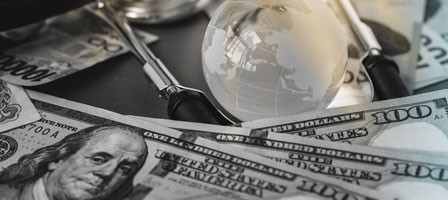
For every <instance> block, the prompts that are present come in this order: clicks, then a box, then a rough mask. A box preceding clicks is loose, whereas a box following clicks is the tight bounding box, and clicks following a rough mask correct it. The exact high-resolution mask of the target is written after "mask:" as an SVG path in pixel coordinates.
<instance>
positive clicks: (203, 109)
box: [168, 88, 234, 125]
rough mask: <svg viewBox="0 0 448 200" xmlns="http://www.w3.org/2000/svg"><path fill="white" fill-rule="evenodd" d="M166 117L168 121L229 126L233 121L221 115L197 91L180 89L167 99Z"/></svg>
mask: <svg viewBox="0 0 448 200" xmlns="http://www.w3.org/2000/svg"><path fill="white" fill-rule="evenodd" d="M168 115H169V118H170V119H174V120H180V121H189V122H198V123H207V124H217V125H231V124H234V122H233V121H231V120H230V119H228V118H227V117H226V116H224V114H222V113H221V112H220V111H219V109H217V108H216V107H215V105H213V103H212V102H211V101H210V99H209V98H207V96H206V95H205V94H204V93H203V92H201V91H198V90H194V89H190V88H182V89H181V90H179V91H177V92H175V93H173V94H171V95H170V96H169V98H168Z"/></svg>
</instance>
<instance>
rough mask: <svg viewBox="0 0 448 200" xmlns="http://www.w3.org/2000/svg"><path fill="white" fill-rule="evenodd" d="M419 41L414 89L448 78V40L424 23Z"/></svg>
mask: <svg viewBox="0 0 448 200" xmlns="http://www.w3.org/2000/svg"><path fill="white" fill-rule="evenodd" d="M447 14H448V13H447ZM447 16H448V15H447ZM421 43H422V47H421V48H420V56H419V64H418V66H417V76H416V89H420V88H423V87H426V86H428V85H431V84H434V83H437V82H440V81H444V80H446V79H448V40H447V41H445V40H444V39H443V38H442V37H441V36H440V34H438V33H436V32H435V31H434V30H432V28H430V27H429V26H427V25H424V26H423V29H422V41H421Z"/></svg>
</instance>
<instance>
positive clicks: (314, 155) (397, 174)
mask: <svg viewBox="0 0 448 200" xmlns="http://www.w3.org/2000/svg"><path fill="white" fill-rule="evenodd" d="M135 118H136V119H139V120H142V121H149V122H153V123H157V124H160V125H163V126H166V127H170V128H174V129H177V130H179V131H182V132H184V133H185V132H189V133H194V134H196V135H198V136H199V137H204V138H207V139H210V140H213V141H216V142H219V143H223V144H232V145H235V146H237V147H240V148H241V149H243V150H245V151H249V152H252V153H256V154H259V155H262V156H265V157H268V158H270V159H272V160H275V161H277V162H282V163H286V164H289V165H292V166H294V167H297V168H299V169H305V170H308V171H311V172H313V173H318V174H324V175H329V176H333V177H335V178H339V179H342V180H344V181H347V182H351V183H353V184H356V185H361V186H365V187H369V188H372V189H376V190H378V191H388V192H391V191H395V192H399V193H401V195H402V197H406V198H405V199H416V200H417V199H433V200H435V199H440V200H442V199H445V198H446V197H447V196H448V156H443V157H442V156H440V155H436V154H416V153H409V152H399V151H395V150H392V149H382V148H374V147H368V146H359V145H347V144H343V143H335V142H328V141H322V140H314V139H309V138H303V137H294V136H291V135H287V134H279V133H267V132H251V130H250V129H245V128H236V127H223V126H217V125H206V124H199V123H188V122H178V121H172V120H162V119H152V118H138V117H135ZM429 191H431V192H429Z"/></svg>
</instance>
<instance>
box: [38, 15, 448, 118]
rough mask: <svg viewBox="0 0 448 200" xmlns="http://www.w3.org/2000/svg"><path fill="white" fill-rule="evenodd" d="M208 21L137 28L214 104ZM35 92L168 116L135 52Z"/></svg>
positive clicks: (200, 17) (440, 85)
mask: <svg viewBox="0 0 448 200" xmlns="http://www.w3.org/2000/svg"><path fill="white" fill-rule="evenodd" d="M208 21H209V18H208V17H207V15H206V14H205V13H199V14H197V15H194V16H192V17H190V18H188V19H186V20H183V21H180V22H175V23H170V24H164V25H136V27H137V28H139V29H143V30H146V31H148V32H150V33H153V34H156V35H158V36H159V38H160V39H159V41H158V42H156V43H154V44H151V45H150V46H149V47H150V49H151V50H152V51H153V52H154V54H155V55H156V56H157V57H159V58H160V59H161V60H162V61H163V62H164V63H165V65H166V66H167V68H168V69H169V70H170V71H171V73H172V74H173V75H174V76H175V77H176V78H177V79H178V81H179V82H180V83H181V84H182V85H184V86H187V87H192V88H196V89H199V90H202V91H204V92H205V93H206V94H207V95H208V96H209V97H210V98H211V99H212V100H213V97H212V95H211V93H210V90H209V88H208V87H207V84H206V82H205V80H204V76H203V73H202V62H201V45H202V38H203V36H204V33H205V30H206V28H207V24H208ZM29 88H30V89H32V90H36V91H39V92H43V93H46V94H50V95H53V96H56V97H61V98H64V99H68V100H72V101H76V102H80V103H84V104H87V105H91V106H95V107H99V108H103V109H106V110H110V111H114V112H117V113H120V114H125V115H138V116H145V117H155V118H167V113H166V108H167V101H166V100H164V99H160V98H158V93H157V91H156V89H155V86H154V85H153V84H152V82H151V81H150V80H149V79H148V78H147V77H146V75H145V74H144V73H143V70H142V66H141V64H140V63H139V62H138V60H137V59H136V58H135V57H134V56H133V55H132V54H130V53H127V54H124V55H121V56H118V57H115V58H112V59H110V60H107V61H105V62H102V63H99V64H97V65H95V66H93V67H91V68H88V69H86V70H83V71H80V72H77V73H75V74H72V75H70V76H67V77H64V78H62V79H59V80H56V81H54V82H51V83H47V84H44V85H40V86H36V87H29ZM444 88H448V81H444V82H441V83H438V84H435V85H432V86H429V87H426V88H423V89H420V90H417V91H416V93H424V92H429V91H434V90H438V89H444ZM213 101H214V100H213Z"/></svg>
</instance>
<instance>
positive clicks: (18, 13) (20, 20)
mask: <svg viewBox="0 0 448 200" xmlns="http://www.w3.org/2000/svg"><path fill="white" fill-rule="evenodd" d="M92 1H93V0H0V31H3V30H8V29H12V28H16V27H20V26H24V25H27V24H31V23H33V22H38V21H41V20H43V19H45V18H48V17H51V16H54V15H58V14H62V13H64V12H67V11H69V10H73V9H75V8H78V7H80V6H82V5H84V4H86V3H89V2H92Z"/></svg>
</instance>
